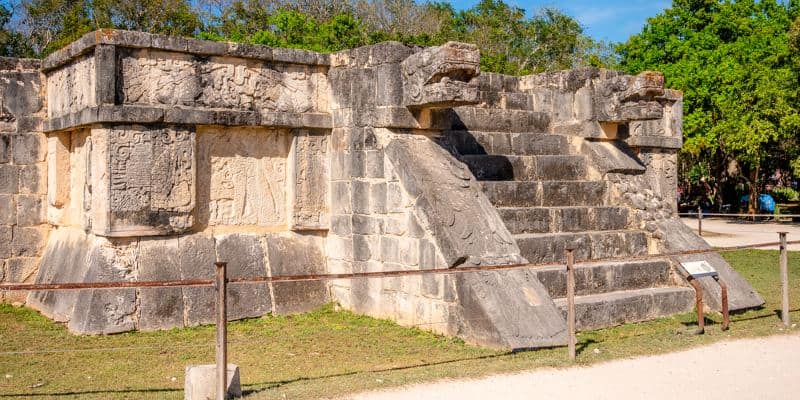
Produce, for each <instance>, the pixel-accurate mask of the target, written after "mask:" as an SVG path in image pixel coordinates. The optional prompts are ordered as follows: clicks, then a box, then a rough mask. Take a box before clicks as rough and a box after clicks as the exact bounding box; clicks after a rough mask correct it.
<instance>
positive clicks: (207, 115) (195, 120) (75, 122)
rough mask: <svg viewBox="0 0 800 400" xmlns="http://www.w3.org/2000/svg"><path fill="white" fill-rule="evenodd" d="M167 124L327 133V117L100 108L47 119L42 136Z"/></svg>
mask: <svg viewBox="0 0 800 400" xmlns="http://www.w3.org/2000/svg"><path fill="white" fill-rule="evenodd" d="M103 122H106V123H135V124H152V123H169V124H184V125H226V126H268V127H277V128H312V129H313V128H316V129H330V128H332V127H333V122H332V119H331V116H330V114H327V113H282V112H270V113H259V112H254V111H234V110H209V109H201V108H178V107H169V108H168V107H142V106H129V105H101V106H96V107H87V108H84V109H82V110H80V111H77V112H73V113H69V114H66V115H62V116H59V117H54V118H50V119H49V120H47V121H45V123H44V127H43V128H44V131H45V132H54V131H61V130H65V129H70V128H74V127H77V126H82V125H91V124H96V123H103Z"/></svg>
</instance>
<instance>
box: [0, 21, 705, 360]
mask: <svg viewBox="0 0 800 400" xmlns="http://www.w3.org/2000/svg"><path fill="white" fill-rule="evenodd" d="M479 61H480V59H479V53H478V51H477V47H475V46H473V45H469V44H463V43H452V42H451V43H446V44H444V45H442V46H437V47H431V48H419V47H412V46H406V45H403V44H400V43H395V42H386V43H380V44H376V45H372V46H365V47H361V48H357V49H352V50H346V51H342V52H338V53H335V54H330V55H328V54H318V53H314V52H308V51H301V50H289V49H273V48H269V47H266V46H253V45H245V44H235V43H223V42H211V41H200V40H194V39H185V38H176V37H166V36H158V35H149V34H145V33H137V32H126V31H108V30H102V31H97V32H92V33H90V34H87V35H85V36H83V37H82V38H81V39H79V40H78V41H76V42H74V43H72V44H70V45H68V46H67V47H65V48H63V49H61V50H59V51H57V52H55V53H54V54H52V55H51V56H49V57H48V58H47V59H45V60H44V61H43V62H42V64H41V66H40V65H38V64H37V63H35V62H32V61H28V60H14V61H10V60H0V62H1V63H4V64H2V67H3V68H0V93H2V99H3V101H2V104H3V106H4V108H3V110H2V115H0V139H2V140H0V146H2V147H0V150H2V151H0V211H2V212H0V238H1V239H3V240H0V260H2V263H3V264H2V265H3V270H2V271H3V275H2V278H3V281H6V282H8V281H25V280H28V281H30V280H31V279H33V277H34V276H35V277H36V278H35V279H36V281H37V282H65V281H70V282H92V281H117V280H124V281H133V282H136V281H149V280H162V279H198V278H210V277H211V276H212V274H213V263H214V261H216V260H220V261H227V262H228V263H229V264H228V265H229V274H230V276H232V277H263V276H285V275H292V274H318V273H325V272H330V273H345V272H372V271H394V270H419V269H429V268H460V267H464V266H475V265H497V264H510V263H523V262H526V261H528V260H527V259H526V258H525V257H523V256H522V254H523V253H522V252H521V250H520V246H519V245H518V243H517V241H516V239H515V236H512V234H511V232H510V231H509V229H508V227H507V226H506V222H504V220H503V218H501V215H500V212H499V211H498V209H497V208H496V207H495V206H494V205H493V203H492V202H491V201H490V198H489V197H488V196H487V194H486V193H484V191H483V189H484V187H483V186H482V184H481V183H480V182H478V180H477V179H476V177H475V175H474V174H473V173H472V172H471V171H470V169H469V168H468V167H467V166H466V165H465V164H464V163H462V162H461V161H460V159H459V158H458V156H459V155H458V151H457V150H458V148H463V147H465V146H476V145H479V146H488V148H485V149H484V150H486V151H485V152H484V154H485V153H489V154H510V153H513V154H521V155H528V154H529V153H530V154H551V155H555V156H559V155H560V154H561V153H562V152H563V153H565V154H573V153H575V154H585V155H586V157H588V158H589V159H590V160H591V163H590V164H591V165H590V168H589V169H590V171H589V172H590V173H589V175H587V177H586V179H591V180H594V181H595V182H589V183H591V184H592V185H588V186H587V187H589V188H590V189H591V188H595V187H600V188H601V189H603V188H610V189H612V190H608V191H603V193H606V195H605V196H608V198H607V199H606V200H609V201H616V202H621V203H623V202H624V204H626V205H629V206H630V208H632V209H636V210H638V211H637V212H638V214H637V215H638V217H637V218H638V219H637V220H636V221H634V222H635V224H638V225H637V226H641V227H644V228H647V229H648V232H650V236H651V239H653V243H655V244H659V243H663V240H664V239H665V237H663V236H662V237H659V236H658V233H659V232H661V231H663V230H664V228H663V227H660V226H659V225H658V224H656V223H654V222H658V221H667V220H669V218H670V217H671V216H672V215H673V213H674V210H673V209H672V208H670V207H671V206H667V204H668V203H669V202H670V201H673V200H674V189H675V181H674V180H675V171H674V161H675V151H676V149H677V148H679V147H680V137H681V134H680V129H679V127H680V108H681V105H680V96H679V94H677V93H672V92H664V91H663V81H660V80H659V78H660V75H658V74H645V75H642V76H639V77H631V76H627V75H623V74H620V73H616V72H611V71H603V70H597V69H585V70H575V71H567V72H561V73H550V74H541V75H534V76H528V77H510V76H503V75H498V74H489V73H484V74H481V73H480V71H479V68H478V66H479ZM545 133H547V134H550V135H549V136H557V135H562V137H561V139H564V138H563V137H568V139H565V140H560V141H557V142H552V143H550V142H546V141H539V142H537V141H533V140H530V138H531V135H539V134H545ZM519 146H523V148H520V147H519ZM524 146H528V147H524ZM531 146H533V147H537V148H536V149H534V148H533V147H531ZM539 146H551V147H550V148H548V149H547V151H545V152H542V151H541V150H542V149H539V148H538V147H539ZM510 150H514V151H513V152H512V151H510ZM537 151H539V152H538V153H537ZM475 154H481V153H480V152H476V153H475ZM528 158H529V159H532V158H531V157H528ZM543 160H544V158H542V159H541V160H537V161H536V163H537V168H538V167H541V168H542V169H543V170H544V169H547V168H549V170H550V171H551V172H553V171H555V172H558V173H560V172H559V171H557V169H558V168H557V167H559V165H560V164H557V163H553V164H551V165H549V166H548V165H545V164H544V163H545V161H543ZM559 160H560V159H559ZM539 163H541V164H542V165H539ZM555 175H558V174H555ZM556 178H557V177H556ZM598 185H599V186H598ZM565 187H566V186H565ZM597 192H598V193H599V191H597ZM519 196H537V194H536V193H523V194H519ZM642 196H644V198H643V199H640V197H642ZM562 197H563V196H562ZM549 201H552V202H555V201H556V200H554V199H550V200H549ZM3 207H4V208H3ZM653 207H655V211H654V210H653ZM648 218H650V219H648ZM538 222H540V221H538ZM538 222H537V221H522V222H519V223H538ZM632 224H633V223H632ZM621 228H627V225H624V226H621ZM651 228H652V229H651ZM587 229H588V228H587ZM51 230H52V232H51V233H50V234H49V236H48V232H49V231H51ZM614 237H622V236H620V235H617V236H614ZM637 237H638V236H637ZM545 242H546V241H545ZM45 243H46V246H45ZM547 243H549V242H547ZM609 243H611V242H609ZM609 243H604V244H603V245H604V246H606V247H609V246H611V247H613V245H616V243H617V242H613V243H611V244H609ZM636 243H637V245H638V244H640V242H636ZM689 246H690V247H691V245H689ZM541 250H542V251H539V250H537V252H538V253H537V254H534V256H536V257H537V258H536V259H537V260H540V259H545V258H543V257H546V256H547V257H549V256H550V255H552V253H554V252H558V251H559V249H558V248H557V246H555V245H553V246H551V247H550V248H544V247H543V248H542V249H541ZM562 250H563V249H562ZM612 250H613V249H612ZM651 250H655V248H653V249H651ZM548 251H549V253H548V254H544V253H546V252H548ZM559 254H560V253H559ZM40 257H41V259H40ZM551 258H552V257H551ZM548 259H550V258H548ZM37 269H38V272H37ZM212 294H213V293H212V289H210V288H162V289H147V288H142V289H116V290H81V291H71V292H58V293H55V292H52V293H50V292H36V293H32V294H30V296H29V297H28V304H29V305H30V306H32V307H34V308H36V309H38V310H40V311H41V312H42V313H43V314H45V315H47V316H48V317H51V318H53V319H55V320H58V321H63V322H65V323H67V326H68V327H69V328H70V329H71V330H72V331H74V332H77V333H92V334H93V333H114V332H122V331H126V330H131V329H142V330H152V329H164V328H169V327H177V326H193V325H197V324H202V323H208V322H210V321H211V317H212V315H211V310H213V297H212ZM230 301H231V303H230V304H229V309H230V310H231V311H230V317H231V319H236V318H246V317H253V316H259V315H264V314H266V313H278V314H280V313H292V312H301V311H306V310H310V309H313V308H314V307H318V306H320V305H321V304H324V303H325V302H328V301H336V302H338V303H340V304H341V305H342V306H344V307H346V308H348V309H352V310H355V311H357V312H361V313H365V314H369V315H374V316H379V317H385V318H390V319H393V320H396V321H398V322H400V323H402V324H405V325H416V326H420V327H422V328H425V329H430V330H434V331H437V332H440V333H444V334H448V335H458V336H461V337H463V338H465V339H467V340H469V341H471V342H475V343H480V344H484V345H489V346H496V347H510V348H527V347H537V346H553V345H558V344H563V343H564V342H565V340H566V336H565V329H566V326H565V323H564V320H563V318H562V316H561V312H560V310H559V309H558V308H557V306H556V304H555V303H554V301H553V299H552V298H551V296H550V295H549V294H548V290H547V288H545V287H544V286H543V285H542V283H541V282H540V281H539V278H538V276H537V275H536V274H533V273H530V272H528V271H522V270H520V271H513V272H505V273H493V274H481V273H468V274H458V275H454V276H451V275H446V274H436V275H425V276H414V277H403V278H385V279H368V280H342V281H334V282H328V283H325V282H296V283H292V282H281V283H275V284H267V283H248V284H236V285H233V286H232V288H231V293H230Z"/></svg>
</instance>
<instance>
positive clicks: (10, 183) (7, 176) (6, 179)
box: [0, 164, 20, 194]
mask: <svg viewBox="0 0 800 400" xmlns="http://www.w3.org/2000/svg"><path fill="white" fill-rule="evenodd" d="M19 169H20V168H19V167H18V166H16V165H9V164H0V193H3V194H16V193H19Z"/></svg>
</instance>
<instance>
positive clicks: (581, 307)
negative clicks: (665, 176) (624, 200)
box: [448, 131, 694, 330]
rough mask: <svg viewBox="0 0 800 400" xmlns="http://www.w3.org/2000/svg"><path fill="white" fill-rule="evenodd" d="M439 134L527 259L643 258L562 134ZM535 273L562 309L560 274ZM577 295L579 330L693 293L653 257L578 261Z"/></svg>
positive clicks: (686, 304) (625, 213) (656, 310)
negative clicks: (567, 254) (568, 254)
mask: <svg viewBox="0 0 800 400" xmlns="http://www.w3.org/2000/svg"><path fill="white" fill-rule="evenodd" d="M503 135H507V136H508V138H507V139H506V140H504V139H503ZM448 138H449V142H450V143H451V145H452V146H453V147H454V148H455V149H456V150H457V152H458V153H459V154H458V156H459V158H460V159H461V160H462V161H463V162H464V163H465V164H466V165H467V166H468V167H469V168H470V170H471V171H472V172H473V174H474V175H475V177H476V178H477V179H478V180H479V181H481V183H482V187H483V191H484V193H485V194H486V195H487V197H488V198H489V200H490V201H491V202H492V204H494V206H495V207H496V208H497V211H498V212H499V214H500V216H501V217H502V219H503V221H504V222H505V224H506V227H507V228H508V230H509V231H510V232H511V233H512V234H513V235H514V238H515V239H516V241H517V245H518V246H519V248H520V250H521V252H522V255H523V256H524V257H525V258H527V259H528V261H530V262H531V263H549V262H562V261H563V260H564V250H565V249H566V248H568V247H573V248H575V249H576V253H575V258H576V260H579V261H580V260H591V259H599V258H608V257H623V258H624V257H626V256H640V255H645V254H647V236H646V234H645V233H644V232H643V231H640V230H637V229H632V228H631V227H630V214H629V213H630V209H629V208H627V207H619V206H614V205H610V203H611V202H610V201H609V199H608V196H607V193H606V191H607V187H606V183H605V182H604V181H601V180H591V179H590V178H589V175H590V174H589V165H588V159H587V157H586V156H583V155H576V154H574V153H573V152H572V151H571V146H570V144H569V142H568V137H567V136H562V135H552V134H538V133H505V134H498V133H491V134H488V133H482V132H466V131H451V132H448ZM498 143H508V145H498ZM537 275H538V276H539V279H540V281H541V282H542V284H543V285H544V286H545V288H546V289H547V290H548V292H549V294H550V296H551V297H552V298H553V299H554V301H555V303H556V305H557V306H558V307H559V308H561V309H562V311H564V312H565V307H566V299H565V296H566V272H565V270H564V268H563V267H558V268H555V267H554V268H549V269H544V270H540V271H538V272H537ZM576 295H577V297H576V316H577V327H578V329H580V330H588V329H597V328H602V327H607V326H613V325H619V324H622V323H626V322H636V321H644V320H648V319H652V318H656V317H659V316H665V315H670V314H675V313H680V312H686V311H690V310H692V308H693V306H694V290H693V289H691V288H689V287H685V286H682V284H681V283H680V280H679V279H677V278H676V276H675V275H674V272H673V271H672V267H671V265H670V263H669V262H668V261H667V260H658V259H656V260H647V261H619V262H597V263H589V264H579V265H578V266H577V267H576Z"/></svg>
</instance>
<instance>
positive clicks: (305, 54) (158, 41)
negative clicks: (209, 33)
mask: <svg viewBox="0 0 800 400" xmlns="http://www.w3.org/2000/svg"><path fill="white" fill-rule="evenodd" d="M100 44H108V45H114V46H119V47H128V48H135V49H157V50H166V51H175V52H181V53H191V54H195V55H201V56H229V57H239V58H250V59H256V60H262V61H272V62H280V63H287V64H304V65H321V66H330V64H331V62H330V55H329V54H322V53H317V52H313V51H308V50H299V49H283V48H272V47H269V46H264V45H255V44H246V43H233V42H216V41H213V40H200V39H193V38H185V37H179V36H165V35H153V34H150V33H145V32H134V31H124V30H116V29H101V30H97V31H94V32H89V33H87V34H85V35H83V36H82V37H81V38H80V39H78V40H77V41H75V42H72V43H70V44H69V45H67V46H65V47H63V48H61V49H60V50H58V51H56V52H54V53H53V54H51V55H49V56H48V57H47V58H45V59H44V61H43V62H42V71H43V72H47V71H49V70H52V69H56V68H58V67H60V66H62V65H64V64H66V63H68V62H70V61H71V60H73V59H75V58H76V57H78V56H80V55H82V54H85V53H87V52H89V51H91V50H92V49H94V47H95V46H97V45H100Z"/></svg>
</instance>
